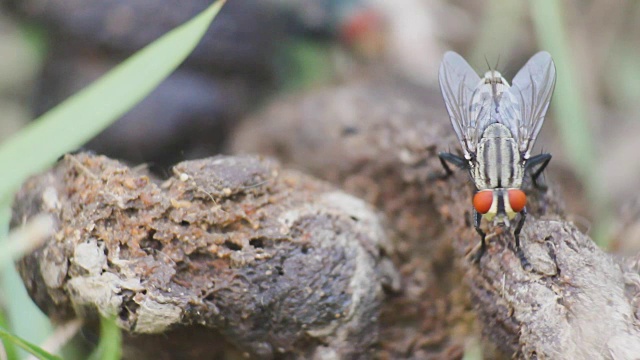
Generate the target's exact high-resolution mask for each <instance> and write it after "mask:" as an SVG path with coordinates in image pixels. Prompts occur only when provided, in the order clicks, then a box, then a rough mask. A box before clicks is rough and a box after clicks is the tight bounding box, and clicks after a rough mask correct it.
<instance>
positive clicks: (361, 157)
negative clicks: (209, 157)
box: [231, 78, 640, 359]
mask: <svg viewBox="0 0 640 360" xmlns="http://www.w3.org/2000/svg"><path fill="white" fill-rule="evenodd" d="M434 99H437V100H434ZM450 126H451V125H450V124H449V122H448V117H447V115H446V113H445V112H444V109H443V106H442V103H441V100H440V95H439V94H437V92H435V91H433V90H429V89H420V88H417V87H415V86H413V85H411V84H407V83H404V82H402V81H395V80H390V79H386V78H382V79H373V80H363V81H359V82H351V83H347V84H344V85H338V86H334V87H330V88H326V89H321V90H317V91H315V92H313V93H309V94H305V95H302V96H296V97H291V98H286V99H282V100H281V101H279V102H276V103H274V104H272V105H271V106H270V107H268V108H267V109H266V110H265V111H264V112H263V113H262V114H259V115H257V116H256V117H255V118H254V119H253V121H249V122H247V123H245V124H243V128H242V129H241V131H239V132H238V133H237V136H236V137H235V139H234V140H233V142H232V143H231V148H232V149H233V150H234V151H236V152H240V153H246V152H248V153H264V154H272V155H274V156H277V157H278V158H279V159H280V160H281V161H283V162H284V163H285V164H287V166H291V167H295V168H298V169H302V170H304V171H308V172H310V173H312V174H314V175H316V176H319V177H322V178H325V179H328V180H330V181H331V182H334V183H336V184H339V185H340V186H342V187H343V188H345V190H347V191H349V192H351V193H354V194H357V195H358V196H360V197H362V198H364V199H367V200H368V201H369V202H371V203H372V204H375V205H376V206H377V207H378V208H379V209H381V210H382V211H383V212H384V213H385V214H386V215H387V217H388V218H389V219H390V231H391V232H392V233H393V234H394V236H393V237H392V239H393V242H394V246H395V248H396V249H397V252H396V253H395V254H394V261H395V262H396V264H397V265H398V267H399V269H400V272H401V275H402V278H401V286H400V291H399V292H398V293H397V294H396V295H395V296H394V297H391V298H390V299H388V300H387V301H385V304H384V307H383V317H382V328H381V331H382V336H381V341H380V345H379V346H380V350H379V352H378V356H379V357H380V358H384V359H387V358H393V359H399V358H405V359H416V358H420V359H425V358H438V359H443V358H445V359H456V358H460V357H461V354H462V350H461V349H462V347H463V346H464V345H465V344H464V342H465V341H466V339H468V338H469V337H470V336H477V335H474V334H475V332H476V326H475V325H474V322H473V319H474V318H477V319H478V320H479V321H477V323H476V325H480V327H481V329H482V334H483V338H484V339H485V340H489V341H483V348H484V355H485V357H486V358H497V357H501V356H502V357H505V358H511V357H512V356H515V357H516V358H525V359H595V358H604V359H635V358H637V356H638V354H640V332H639V328H638V316H637V313H638V301H637V298H640V296H639V295H638V294H640V277H639V276H638V266H637V262H634V261H631V262H629V261H626V262H625V263H621V262H619V261H617V260H616V259H615V258H613V257H612V256H611V255H609V254H606V253H604V252H603V251H601V250H599V249H598V248H597V247H596V245H595V244H594V243H593V241H592V240H591V239H590V238H589V237H587V236H585V235H584V234H582V233H580V232H579V231H578V230H577V229H576V227H575V226H574V225H573V224H572V223H570V222H568V221H566V220H565V219H564V210H563V208H564V206H563V204H562V201H561V200H560V196H559V194H558V193H557V191H554V186H551V188H550V189H549V190H548V191H547V192H541V191H538V190H534V189H532V188H531V187H530V186H529V184H525V191H526V193H527V195H528V198H529V204H528V208H529V217H528V218H527V221H526V223H525V226H524V229H523V235H522V239H523V243H524V250H525V253H526V255H527V257H528V259H529V261H530V262H531V265H532V269H530V270H525V269H523V268H522V266H521V264H520V261H519V260H518V258H517V257H516V256H515V254H514V252H513V235H512V233H511V232H510V231H506V229H501V228H494V227H492V226H487V225H486V224H483V226H484V227H485V229H486V230H487V231H489V236H488V242H489V248H488V251H487V253H486V254H485V256H484V257H483V258H482V259H481V261H480V263H479V264H472V263H471V261H470V259H469V258H470V257H469V256H468V255H469V254H470V253H472V252H474V251H476V250H477V246H478V242H479V241H478V240H479V238H478V235H477V233H476V232H475V230H474V229H473V228H472V225H471V223H472V222H471V202H470V199H471V196H472V191H473V188H472V187H473V185H472V184H471V183H470V182H469V180H468V176H467V174H465V173H463V172H458V173H456V174H455V175H454V176H452V177H449V178H445V177H444V176H443V175H444V172H443V170H442V167H441V165H440V162H439V160H438V158H437V153H438V151H451V150H453V149H456V148H457V147H458V144H457V142H456V141H455V139H454V138H453V137H452V135H453V131H452V130H451V129H450ZM550 185H553V184H550ZM625 264H626V265H625ZM496 350H497V352H496Z"/></svg>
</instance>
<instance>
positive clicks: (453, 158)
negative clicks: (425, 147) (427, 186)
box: [438, 152, 469, 178]
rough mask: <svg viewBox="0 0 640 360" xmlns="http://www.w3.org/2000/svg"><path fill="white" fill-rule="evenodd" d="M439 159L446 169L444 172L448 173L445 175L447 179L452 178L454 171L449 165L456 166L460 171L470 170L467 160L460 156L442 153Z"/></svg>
mask: <svg viewBox="0 0 640 360" xmlns="http://www.w3.org/2000/svg"><path fill="white" fill-rule="evenodd" d="M438 157H439V158H440V163H441V164H442V167H443V168H444V171H445V172H446V174H445V176H444V177H445V178H447V177H449V176H451V174H453V171H452V170H451V168H450V167H449V165H448V164H447V163H449V164H453V165H455V166H456V167H457V168H460V169H468V168H469V164H468V163H467V160H465V159H464V158H462V157H460V156H458V155H454V154H452V153H448V152H441V153H439V154H438Z"/></svg>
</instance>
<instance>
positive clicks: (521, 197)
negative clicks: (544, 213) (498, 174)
mask: <svg viewBox="0 0 640 360" xmlns="http://www.w3.org/2000/svg"><path fill="white" fill-rule="evenodd" d="M509 205H511V209H512V210H513V211H515V212H520V211H522V209H524V206H525V205H527V195H525V194H524V191H522V190H520V189H511V190H509Z"/></svg>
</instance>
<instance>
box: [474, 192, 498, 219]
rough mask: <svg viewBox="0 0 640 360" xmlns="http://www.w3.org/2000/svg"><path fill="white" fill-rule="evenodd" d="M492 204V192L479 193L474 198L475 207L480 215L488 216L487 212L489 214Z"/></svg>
mask: <svg viewBox="0 0 640 360" xmlns="http://www.w3.org/2000/svg"><path fill="white" fill-rule="evenodd" d="M492 203H493V191H491V190H482V191H478V192H477V193H476V194H475V195H474V196H473V207H474V208H476V211H477V212H479V213H480V214H486V213H487V212H489V209H491V204H492Z"/></svg>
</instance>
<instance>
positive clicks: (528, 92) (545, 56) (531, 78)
mask: <svg viewBox="0 0 640 360" xmlns="http://www.w3.org/2000/svg"><path fill="white" fill-rule="evenodd" d="M555 83H556V67H555V65H554V63H553V60H552V59H551V55H549V53H548V52H546V51H541V52H539V53H537V54H535V55H534V56H533V57H531V59H529V61H527V63H526V64H525V65H524V67H523V68H522V69H520V71H519V72H518V74H516V76H515V77H514V78H513V82H512V84H511V87H510V88H509V90H508V92H507V93H505V94H504V95H506V96H502V99H501V101H500V107H499V109H500V110H499V111H500V115H501V116H500V118H501V120H502V122H504V123H505V125H506V126H507V127H508V128H509V129H510V130H511V133H512V135H513V136H514V137H515V138H516V139H517V141H518V149H519V150H520V153H521V154H522V156H523V158H524V159H528V158H529V156H530V155H531V149H532V148H533V144H534V142H535V140H536V137H537V136H538V133H539V132H540V129H541V128H542V124H543V123H544V117H545V114H546V113H547V108H548V107H549V102H550V101H551V95H552V94H553V88H554V86H555Z"/></svg>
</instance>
